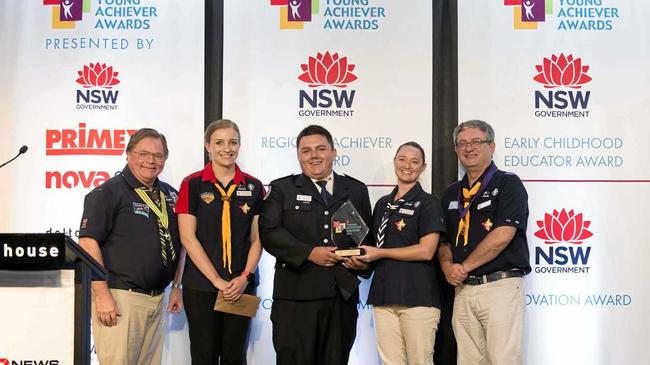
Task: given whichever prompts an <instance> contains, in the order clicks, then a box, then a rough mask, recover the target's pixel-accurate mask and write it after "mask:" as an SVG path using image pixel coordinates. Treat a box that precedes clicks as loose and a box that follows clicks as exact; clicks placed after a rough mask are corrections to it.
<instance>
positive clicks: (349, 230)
mask: <svg viewBox="0 0 650 365" xmlns="http://www.w3.org/2000/svg"><path fill="white" fill-rule="evenodd" d="M331 227H332V242H334V244H335V245H336V247H337V250H336V251H334V253H336V254H337V255H339V256H343V257H350V256H360V255H364V254H365V250H364V249H362V248H360V247H358V246H359V244H361V242H363V239H364V238H365V237H366V235H367V234H368V231H370V229H369V228H368V225H367V224H366V222H364V221H363V218H361V215H360V214H359V212H357V209H356V208H355V207H354V204H352V202H351V201H350V200H347V201H346V202H345V203H343V205H341V207H339V209H337V210H336V212H334V214H332V225H331Z"/></svg>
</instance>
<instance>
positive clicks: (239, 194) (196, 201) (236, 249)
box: [176, 120, 264, 365]
mask: <svg viewBox="0 0 650 365" xmlns="http://www.w3.org/2000/svg"><path fill="white" fill-rule="evenodd" d="M239 148H240V133H239V128H238V127H237V125H236V124H235V123H233V122H232V121H230V120H217V121H214V122H212V123H210V125H208V127H207V128H206V131H205V149H206V150H207V151H208V154H209V156H210V162H209V163H208V164H207V165H205V167H204V168H203V170H201V171H197V172H195V173H193V174H191V175H189V176H187V177H186V178H185V179H184V180H183V183H182V184H181V188H180V192H179V196H178V201H177V203H176V213H177V214H178V226H179V230H180V235H181V241H182V243H183V246H184V247H185V249H186V250H187V253H188V255H189V256H190V259H191V260H187V261H186V264H185V270H184V273H183V287H184V289H183V302H184V304H185V313H186V314H187V321H188V325H189V334H190V353H191V355H192V364H194V365H196V364H245V363H246V348H247V343H248V331H249V328H250V318H248V317H242V316H238V315H235V314H227V313H222V312H216V311H214V310H213V307H214V304H215V301H216V299H217V294H218V292H222V294H223V297H224V299H225V300H227V301H231V302H234V301H237V299H239V297H240V296H241V295H242V294H244V293H246V294H254V293H255V287H256V286H257V283H258V281H257V279H256V275H255V272H256V269H257V264H258V262H259V260H260V255H261V254H262V246H261V244H260V240H259V235H258V229H257V220H258V216H259V209H260V205H261V203H262V200H263V198H264V188H263V186H262V183H261V182H260V181H259V180H257V179H256V178H254V177H252V176H250V175H248V174H246V173H244V172H242V171H241V170H240V169H239V166H237V164H236V163H235V161H236V160H237V155H238V154H239Z"/></svg>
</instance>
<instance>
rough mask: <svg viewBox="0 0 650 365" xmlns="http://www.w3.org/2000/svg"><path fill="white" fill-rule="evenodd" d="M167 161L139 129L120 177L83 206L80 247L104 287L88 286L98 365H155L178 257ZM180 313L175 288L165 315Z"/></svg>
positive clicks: (163, 145) (162, 147)
mask: <svg viewBox="0 0 650 365" xmlns="http://www.w3.org/2000/svg"><path fill="white" fill-rule="evenodd" d="M168 156H169V151H168V149H167V140H166V139H165V136H164V135H162V134H161V133H158V132H157V131H156V130H154V129H151V128H143V129H140V130H138V131H137V132H136V133H135V134H133V135H132V136H131V139H130V140H129V143H128V145H127V146H126V167H124V169H123V170H122V173H121V174H118V175H116V176H115V177H113V178H111V179H109V180H107V181H106V182H105V183H103V184H101V185H100V186H98V187H97V188H95V189H94V190H93V191H91V192H90V193H88V195H86V198H85V201H84V212H83V218H82V219H81V228H80V230H79V237H80V238H79V245H80V246H81V247H83V248H84V249H85V250H86V251H87V252H88V253H89V254H90V255H91V256H92V257H93V258H94V259H95V260H97V261H98V262H99V263H101V264H102V265H104V267H106V269H107V270H108V280H106V281H94V282H93V283H92V291H93V296H92V302H93V305H92V330H93V339H94V341H95V348H96V349H97V357H98V358H99V363H100V364H102V365H110V364H137V365H151V364H160V362H161V357H162V349H163V337H164V333H165V325H164V320H163V319H162V318H163V316H162V303H163V293H164V291H165V288H166V287H167V285H169V282H170V281H171V280H172V278H173V277H174V275H175V274H176V268H177V266H179V265H178V263H179V259H181V258H182V256H183V255H184V253H181V251H180V238H179V234H178V225H177V223H176V215H175V214H174V206H175V204H176V198H177V196H178V195H177V192H176V190H174V188H172V187H171V186H170V185H168V184H166V183H164V182H162V181H160V180H159V179H158V175H160V173H161V172H162V170H163V168H164V167H165V161H166V160H167V157H168ZM180 267H182V262H181V265H180ZM181 306H182V295H181V293H180V287H179V286H178V285H174V288H173V289H172V293H171V296H170V299H169V306H168V307H167V310H168V311H170V312H179V311H180V309H181Z"/></svg>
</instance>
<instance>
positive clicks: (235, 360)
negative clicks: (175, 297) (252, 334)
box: [183, 287, 255, 365]
mask: <svg viewBox="0 0 650 365" xmlns="http://www.w3.org/2000/svg"><path fill="white" fill-rule="evenodd" d="M244 293H246V294H254V293H255V288H247V289H246V290H245V291H244ZM216 300H217V293H216V292H215V293H212V292H206V291H201V290H193V289H190V288H188V287H185V288H184V289H183V304H184V306H185V314H186V315H187V324H188V326H189V332H190V354H191V355H192V365H219V364H221V365H231V364H232V365H235V364H236V365H240V364H246V349H247V347H248V334H249V330H250V324H251V319H250V318H248V317H242V316H238V315H236V314H228V313H222V312H215V311H214V310H212V308H214V302H215V301H216Z"/></svg>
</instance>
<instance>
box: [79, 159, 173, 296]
mask: <svg viewBox="0 0 650 365" xmlns="http://www.w3.org/2000/svg"><path fill="white" fill-rule="evenodd" d="M143 186H144V185H143V184H142V183H141V182H140V181H138V180H137V179H136V178H135V177H134V176H133V174H132V173H131V171H130V170H129V168H128V166H127V167H125V168H124V170H122V173H121V174H119V175H116V176H114V177H112V178H110V179H109V180H107V181H106V182H104V183H103V184H101V185H100V186H98V187H97V188H95V189H94V190H93V191H91V192H90V193H88V194H87V195H86V198H85V200H84V212H83V218H82V219H81V228H80V230H79V237H90V238H93V239H95V240H96V241H97V242H98V243H99V247H100V249H101V252H102V259H103V260H104V266H105V267H106V269H107V270H108V286H109V287H111V288H121V289H130V288H140V289H145V290H153V289H163V288H165V287H167V285H169V282H170V281H171V280H172V279H173V277H174V274H175V272H176V265H177V263H178V262H177V261H178V253H180V237H179V234H178V224H177V222H176V215H175V214H174V206H175V203H176V198H177V197H178V195H177V192H176V190H175V189H174V188H172V187H171V186H170V185H168V184H166V183H164V182H162V181H160V180H158V179H156V181H155V182H154V191H156V192H158V191H160V190H162V192H163V193H164V194H165V200H166V204H167V214H168V216H169V231H170V233H171V236H172V243H173V245H174V249H175V250H176V253H177V260H176V262H173V263H172V264H170V265H168V266H167V267H166V266H164V265H163V261H162V246H161V243H160V235H159V232H158V217H157V216H156V214H154V212H152V211H151V210H150V209H149V207H148V206H147V205H146V204H145V203H144V201H142V199H141V198H140V197H139V196H138V194H137V193H136V192H135V191H134V189H136V188H141V187H143ZM168 257H170V256H169V254H168Z"/></svg>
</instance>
